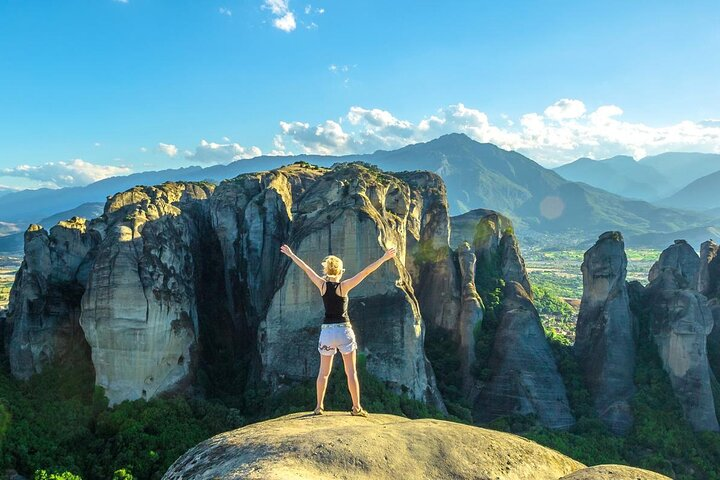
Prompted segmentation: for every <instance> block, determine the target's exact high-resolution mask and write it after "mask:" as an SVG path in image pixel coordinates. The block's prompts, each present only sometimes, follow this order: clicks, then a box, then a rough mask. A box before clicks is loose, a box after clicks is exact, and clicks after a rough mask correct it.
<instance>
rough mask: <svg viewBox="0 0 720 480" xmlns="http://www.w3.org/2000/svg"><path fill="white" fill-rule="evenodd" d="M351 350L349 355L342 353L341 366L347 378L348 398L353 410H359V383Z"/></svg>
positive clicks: (353, 354) (353, 353)
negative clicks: (343, 367)
mask: <svg viewBox="0 0 720 480" xmlns="http://www.w3.org/2000/svg"><path fill="white" fill-rule="evenodd" d="M356 351H357V350H353V351H352V352H350V353H343V354H342V358H343V364H344V365H345V375H346V376H347V382H348V390H350V397H352V402H353V408H354V409H355V410H359V409H360V382H359V381H358V375H357V368H355V358H356V355H355V352H356Z"/></svg>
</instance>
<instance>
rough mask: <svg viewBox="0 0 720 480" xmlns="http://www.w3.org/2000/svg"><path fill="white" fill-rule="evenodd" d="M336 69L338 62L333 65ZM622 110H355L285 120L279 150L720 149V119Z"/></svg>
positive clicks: (569, 106) (598, 154) (544, 152)
mask: <svg viewBox="0 0 720 480" xmlns="http://www.w3.org/2000/svg"><path fill="white" fill-rule="evenodd" d="M329 68H330V70H331V71H333V72H335V71H337V70H338V69H339V67H338V66H337V65H331V66H330V67H329ZM622 115H623V110H622V109H621V108H620V107H619V106H617V105H600V106H598V107H597V108H595V109H594V110H592V111H588V109H587V107H586V105H585V104H584V103H583V102H582V101H580V100H577V99H567V98H565V99H561V100H558V101H557V102H555V103H553V104H552V105H549V106H548V107H547V108H546V109H544V110H543V112H542V113H537V112H528V113H525V114H523V115H520V117H519V118H518V119H516V120H517V121H514V120H513V119H511V118H510V116H509V115H506V114H502V115H501V122H500V123H499V124H497V125H496V124H494V123H492V122H491V121H490V120H489V118H488V116H487V114H486V113H484V112H482V111H481V110H478V109H475V108H471V107H468V106H466V105H464V104H462V103H457V104H453V105H448V106H446V107H443V108H440V109H438V110H437V111H436V112H435V113H433V114H431V115H429V116H426V117H425V118H423V119H421V120H420V121H417V122H412V121H410V120H405V119H400V118H398V117H397V116H395V115H393V114H392V113H391V112H389V111H386V110H382V109H378V108H372V109H368V108H364V107H360V106H353V107H351V108H350V109H349V111H348V112H347V114H346V115H345V116H343V117H342V118H340V119H338V120H337V121H336V120H326V121H324V122H322V123H320V124H318V125H316V126H311V125H310V124H308V123H305V122H300V121H294V122H286V121H282V122H280V134H279V135H278V136H277V137H276V139H275V141H274V144H275V150H274V152H275V151H277V152H287V151H288V147H292V148H297V149H298V150H299V151H300V152H302V153H320V154H347V153H366V152H372V151H374V150H377V149H391V148H398V147H401V146H404V145H407V144H410V143H416V142H424V141H428V140H431V139H433V138H436V137H438V136H440V135H443V134H445V133H450V132H463V133H466V134H467V135H468V136H470V137H471V138H473V139H475V140H477V141H479V142H489V143H494V144H496V145H498V146H499V147H501V148H504V149H508V150H517V151H519V152H521V153H523V154H525V155H527V156H529V157H530V158H532V159H534V160H536V161H539V162H540V163H543V164H544V165H547V166H556V165H559V164H562V163H566V162H568V161H572V160H575V159H576V158H578V157H581V156H591V157H594V158H607V157H610V156H613V155H618V154H630V155H633V156H634V157H636V158H638V157H643V156H646V155H654V154H658V153H662V152H666V151H705V152H720V122H718V121H717V120H715V119H705V120H702V121H698V122H693V121H689V120H686V121H682V122H679V123H676V124H673V125H668V126H664V127H650V126H648V125H645V124H642V123H631V122H626V121H623V120H622Z"/></svg>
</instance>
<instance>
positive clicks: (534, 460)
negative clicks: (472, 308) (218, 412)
mask: <svg viewBox="0 0 720 480" xmlns="http://www.w3.org/2000/svg"><path fill="white" fill-rule="evenodd" d="M608 474H609V475H615V476H608ZM631 474H632V476H630V475H631ZM566 475H567V476H566ZM334 476H342V477H343V478H352V479H373V480H376V479H378V480H380V479H390V478H393V479H394V478H408V479H410V478H413V479H414V478H418V479H419V478H454V479H478V478H493V479H494V478H502V479H507V480H513V479H517V480H526V479H528V478H533V479H537V480H543V479H547V480H557V479H559V478H560V477H562V478H568V479H589V478H593V479H594V478H608V479H610V478H613V479H625V478H627V479H630V478H632V479H633V480H660V479H667V477H665V476H663V475H659V474H656V473H654V472H650V471H647V470H641V469H638V468H631V467H625V466H616V465H603V466H599V467H591V468H585V465H583V464H581V463H580V462H577V461H575V460H573V459H571V458H569V457H566V456H565V455H562V454H560V453H558V452H556V451H554V450H551V449H549V448H545V447H542V446H540V445H538V444H536V443H534V442H531V441H529V440H526V439H524V438H522V437H518V436H515V435H511V434H508V433H502V432H497V431H494V430H486V429H482V428H477V427H470V426H467V425H461V424H457V423H450V422H445V421H441V420H429V419H424V420H408V419H406V418H400V417H395V416H392V415H372V416H371V417H369V418H356V417H351V416H349V415H347V414H341V413H339V412H329V413H328V414H327V415H325V416H322V417H315V416H312V415H309V414H306V413H297V414H293V415H288V416H285V417H281V418H276V419H274V420H268V421H265V422H261V423H256V424H253V425H248V426H246V427H242V428H239V429H237V430H233V431H230V432H225V433H222V434H220V435H216V436H215V437H212V438H210V439H208V440H206V441H204V442H202V443H200V444H198V445H197V446H195V447H193V448H191V449H190V450H188V451H187V452H186V453H185V454H184V455H183V456H181V457H180V458H179V459H177V460H176V461H175V463H173V464H172V465H171V466H170V468H169V469H168V471H167V472H166V473H165V475H164V476H163V479H164V480H176V479H187V478H193V479H197V480H203V479H208V480H209V479H240V478H247V479H287V478H295V479H316V478H330V477H334Z"/></svg>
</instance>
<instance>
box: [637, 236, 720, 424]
mask: <svg viewBox="0 0 720 480" xmlns="http://www.w3.org/2000/svg"><path fill="white" fill-rule="evenodd" d="M676 245H677V244H676ZM670 248H671V249H672V248H674V247H670ZM679 265H680V266H679V267H671V266H670V267H664V268H662V269H661V270H660V272H659V273H658V275H657V276H656V277H655V278H654V279H653V281H652V282H651V283H650V285H648V287H647V289H646V294H645V302H644V303H645V305H647V306H648V310H649V314H650V329H651V332H652V336H653V339H654V341H655V344H656V345H657V349H658V354H659V355H660V359H661V360H662V364H663V367H664V369H665V371H666V372H667V374H668V376H669V377H670V382H671V384H672V387H673V390H674V392H675V396H676V397H677V399H678V401H679V402H680V405H681V406H682V409H683V412H684V414H685V418H686V419H687V420H688V422H689V423H690V425H691V426H692V427H693V428H694V429H695V430H711V431H718V429H719V428H718V420H717V416H716V412H715V403H714V400H713V393H712V388H711V383H710V377H711V372H710V366H709V362H708V355H707V346H706V342H707V337H708V334H710V332H711V330H712V328H713V323H714V322H713V318H712V313H711V311H710V309H709V308H708V306H707V299H706V298H705V297H704V296H703V295H701V294H699V293H698V292H697V291H695V290H694V288H692V287H694V286H695V284H694V283H688V275H687V273H688V271H687V270H686V269H684V268H683V265H682V264H679Z"/></svg>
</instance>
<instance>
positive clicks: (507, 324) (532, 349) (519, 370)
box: [475, 281, 575, 429]
mask: <svg viewBox="0 0 720 480" xmlns="http://www.w3.org/2000/svg"><path fill="white" fill-rule="evenodd" d="M489 368H490V369H491V370H492V372H493V373H492V376H491V377H490V380H489V381H488V382H487V385H485V386H484V387H483V388H482V390H481V391H480V395H479V396H478V399H477V403H476V409H475V411H476V412H477V413H478V414H479V416H480V418H481V419H482V420H485V421H489V420H492V419H494V418H496V417H499V416H502V415H508V414H521V415H528V414H534V415H536V416H537V417H538V418H539V420H540V422H541V423H542V424H543V425H545V426H547V427H550V428H556V429H568V428H570V427H571V426H572V425H574V424H575V419H574V417H573V415H572V412H571V411H570V407H569V405H568V401H567V394H566V391H565V385H564V384H563V381H562V378H561V377H560V374H559V373H558V371H557V367H556V365H555V359H554V358H553V355H552V352H551V351H550V346H549V345H548V343H547V340H546V338H545V332H544V331H543V327H542V324H541V323H540V316H539V315H538V313H537V310H535V306H534V305H533V303H532V299H531V298H530V296H529V295H528V294H527V292H526V291H525V289H524V288H523V286H522V285H520V284H519V283H517V282H514V281H510V282H508V283H507V284H506V287H505V291H504V299H503V305H502V316H501V320H500V325H499V326H498V328H497V332H496V334H495V342H494V345H493V351H492V356H491V358H490V365H489Z"/></svg>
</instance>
